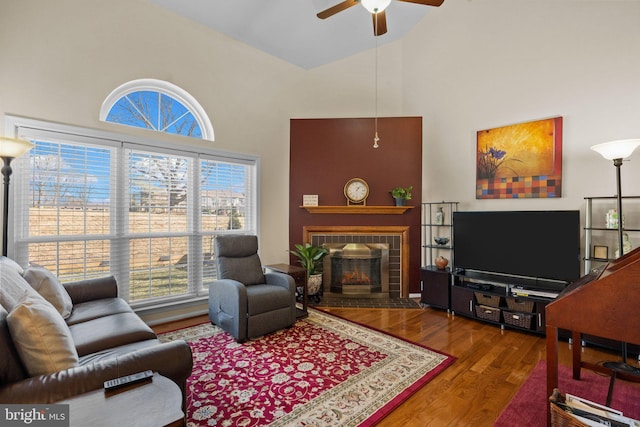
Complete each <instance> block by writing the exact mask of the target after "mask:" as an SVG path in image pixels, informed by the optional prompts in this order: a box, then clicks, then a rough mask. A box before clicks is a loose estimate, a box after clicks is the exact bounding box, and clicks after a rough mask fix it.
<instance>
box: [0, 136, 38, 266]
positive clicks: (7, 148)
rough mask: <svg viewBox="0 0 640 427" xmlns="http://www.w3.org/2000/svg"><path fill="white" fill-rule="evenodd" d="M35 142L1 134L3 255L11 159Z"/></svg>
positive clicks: (5, 248) (7, 220)
mask: <svg viewBox="0 0 640 427" xmlns="http://www.w3.org/2000/svg"><path fill="white" fill-rule="evenodd" d="M32 147H33V144H32V143H30V142H29V141H25V140H23V139H15V138H8V137H4V136H0V157H2V160H3V162H4V165H3V166H2V176H3V177H4V197H3V199H2V207H3V213H2V255H3V256H7V241H8V240H7V239H8V229H9V177H10V176H11V160H13V159H15V158H16V157H20V156H22V155H23V154H25V153H26V152H27V151H29V150H30V149H31V148H32Z"/></svg>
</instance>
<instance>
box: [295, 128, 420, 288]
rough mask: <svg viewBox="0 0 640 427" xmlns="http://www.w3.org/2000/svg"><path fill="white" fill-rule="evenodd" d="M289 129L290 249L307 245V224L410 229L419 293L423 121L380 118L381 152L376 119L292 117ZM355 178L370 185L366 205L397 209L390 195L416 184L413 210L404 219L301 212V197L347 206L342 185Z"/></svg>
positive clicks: (412, 282) (413, 281) (412, 279)
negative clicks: (376, 142) (376, 140)
mask: <svg viewBox="0 0 640 427" xmlns="http://www.w3.org/2000/svg"><path fill="white" fill-rule="evenodd" d="M290 128H291V129H290V135H291V145H290V172H289V240H290V241H289V247H293V245H294V243H300V242H302V241H303V235H302V228H303V226H309V225H311V226H317V225H343V226H344V225H354V226H355V225H404V226H409V227H410V231H409V238H410V242H409V248H410V251H409V252H410V254H409V257H410V262H409V264H410V274H409V276H410V279H409V292H419V291H420V259H421V258H420V251H421V233H420V203H421V202H422V200H421V194H422V117H389V118H378V134H379V137H380V142H379V144H380V147H379V148H377V149H374V148H373V136H374V119H373V118H354V119H349V118H341V119H291V123H290ZM354 177H358V178H363V179H364V180H365V181H367V183H368V184H369V198H368V199H367V205H368V206H389V205H393V204H394V200H393V198H392V197H391V194H390V193H389V191H390V190H391V189H392V188H394V187H397V186H402V187H408V186H410V185H412V186H413V192H412V196H413V197H412V199H411V200H410V201H408V203H407V204H408V205H412V206H415V207H414V208H413V209H410V210H408V211H407V212H406V213H405V214H402V215H369V214H364V215H359V214H355V215H354V214H311V213H308V212H307V211H306V210H305V209H302V208H300V206H301V205H302V195H303V194H317V195H318V199H319V203H318V204H319V205H321V206H345V205H346V204H347V202H346V199H345V197H344V194H343V189H344V184H345V183H346V182H347V181H348V180H349V179H351V178H354ZM290 261H291V262H292V263H295V262H296V260H295V259H294V258H292V259H291V260H290Z"/></svg>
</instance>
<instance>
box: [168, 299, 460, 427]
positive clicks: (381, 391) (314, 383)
mask: <svg viewBox="0 0 640 427" xmlns="http://www.w3.org/2000/svg"><path fill="white" fill-rule="evenodd" d="M160 339H161V340H162V341H170V340H174V339H184V340H185V341H187V342H189V345H190V346H191V349H192V350H193V358H194V368H193V372H192V375H191V377H190V378H189V379H188V381H187V388H188V397H187V404H188V408H187V420H188V425H189V426H225V427H231V426H243V427H248V426H265V425H270V426H300V427H303V426H314V427H321V426H331V427H335V426H372V425H375V424H376V423H377V422H379V421H380V420H381V419H382V418H383V417H385V416H386V415H387V414H389V413H390V412H391V411H392V410H393V409H394V408H396V407H397V406H398V405H400V403H402V402H403V401H404V400H405V399H407V398H408V397H409V396H410V395H411V394H413V393H414V392H415V391H417V390H418V389H420V387H422V386H423V385H425V384H426V383H428V382H429V381H430V380H431V379H432V378H433V377H435V376H436V375H438V374H439V373H440V372H442V371H443V370H444V369H445V368H446V367H447V366H449V365H450V364H451V363H453V361H454V360H455V359H454V358H453V357H452V356H449V355H446V354H443V353H439V352H437V351H434V350H430V349H428V348H426V347H424V346H421V345H418V344H415V343H411V342H408V341H405V340H402V339H400V338H397V337H394V336H391V335H389V334H386V333H383V332H380V331H376V330H373V329H371V328H368V327H365V326H362V325H358V324H355V323H352V322H349V321H346V320H344V319H341V318H339V317H336V316H333V315H330V314H327V313H323V312H320V311H316V310H313V309H311V310H309V317H308V318H306V319H304V320H301V321H298V322H297V323H296V324H295V326H294V327H293V328H290V329H285V330H282V331H280V332H276V333H273V334H270V335H266V336H264V337H262V338H259V339H255V340H250V341H248V342H245V343H242V344H238V343H237V342H236V341H235V340H234V339H233V338H232V337H231V335H229V334H227V333H226V332H224V331H222V330H221V329H219V328H217V327H216V326H213V325H211V324H208V323H207V324H202V325H198V326H195V327H191V328H186V329H181V330H178V331H174V332H169V333H165V334H162V335H161V336H160Z"/></svg>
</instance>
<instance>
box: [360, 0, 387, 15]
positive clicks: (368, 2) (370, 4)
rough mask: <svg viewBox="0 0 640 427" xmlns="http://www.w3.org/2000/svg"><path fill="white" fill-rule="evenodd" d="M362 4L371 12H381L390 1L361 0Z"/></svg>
mask: <svg viewBox="0 0 640 427" xmlns="http://www.w3.org/2000/svg"><path fill="white" fill-rule="evenodd" d="M360 3H362V6H364V8H365V9H367V10H368V11H369V12H371V13H380V12H383V11H384V10H385V9H386V8H387V7H388V6H389V4H390V3H391V0H361V1H360Z"/></svg>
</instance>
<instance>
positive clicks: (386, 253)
mask: <svg viewBox="0 0 640 427" xmlns="http://www.w3.org/2000/svg"><path fill="white" fill-rule="evenodd" d="M303 239H304V241H305V242H310V243H311V244H313V245H316V246H325V247H327V248H329V249H330V250H332V251H333V252H334V254H330V256H327V257H325V260H324V264H323V280H322V282H323V292H324V294H325V295H332V296H334V297H335V296H342V297H359V298H363V297H367V298H379V297H391V298H400V297H403V298H406V297H408V295H409V291H408V281H409V227H405V226H305V227H303ZM348 245H351V246H348ZM345 247H347V249H349V250H348V251H347V257H345V256H344V248H345ZM364 249H366V252H367V253H366V254H364V252H363V250H364ZM354 250H355V251H354ZM337 251H338V252H339V253H340V255H339V256H338V257H337V260H338V261H336V258H334V257H332V256H331V255H335V254H336V253H338V252H337ZM349 252H350V254H349ZM332 258H333V259H332ZM340 264H341V265H340ZM336 265H338V267H339V268H340V269H342V270H345V268H343V267H346V271H341V272H340V274H339V277H337V278H336V274H335V268H336ZM345 274H346V276H345V277H343V276H344V275H345ZM332 276H333V277H332ZM372 279H373V280H372ZM336 282H342V283H336Z"/></svg>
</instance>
